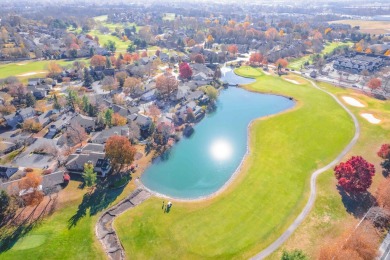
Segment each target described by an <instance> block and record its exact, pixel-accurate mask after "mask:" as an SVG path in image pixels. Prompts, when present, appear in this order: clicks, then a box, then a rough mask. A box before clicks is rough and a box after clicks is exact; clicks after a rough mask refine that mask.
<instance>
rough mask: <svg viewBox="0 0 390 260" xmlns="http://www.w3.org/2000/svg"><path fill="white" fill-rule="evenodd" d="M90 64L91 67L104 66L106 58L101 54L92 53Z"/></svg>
mask: <svg viewBox="0 0 390 260" xmlns="http://www.w3.org/2000/svg"><path fill="white" fill-rule="evenodd" d="M90 63H91V66H93V67H100V66H105V65H106V58H105V57H104V56H102V55H94V56H93V57H92V58H91V61H90Z"/></svg>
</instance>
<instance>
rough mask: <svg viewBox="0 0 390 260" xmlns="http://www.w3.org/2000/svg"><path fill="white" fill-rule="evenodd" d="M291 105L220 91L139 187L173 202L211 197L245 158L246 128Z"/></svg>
mask: <svg viewBox="0 0 390 260" xmlns="http://www.w3.org/2000/svg"><path fill="white" fill-rule="evenodd" d="M234 75H235V74H234ZM236 77H238V76H236ZM239 78H241V79H242V77H238V78H236V79H237V80H238V81H239V80H240V79H239ZM239 84H242V82H239ZM293 106H294V101H292V100H289V99H288V98H285V97H281V96H275V95H266V94H259V93H253V92H249V91H246V90H244V89H241V88H235V87H231V88H228V89H226V90H223V91H222V92H221V93H220V95H219V97H218V101H217V110H216V111H215V112H214V113H212V114H208V115H207V116H206V117H205V118H204V119H203V120H202V121H201V122H200V123H198V124H197V125H196V126H195V127H194V129H195V132H194V133H193V134H192V136H191V137H190V138H182V139H181V140H180V141H179V142H178V143H177V144H175V145H174V147H173V148H172V149H171V150H170V151H169V153H167V154H166V155H165V156H164V157H163V158H158V159H156V160H155V161H154V162H153V163H152V164H151V165H150V166H149V167H148V168H147V169H146V171H145V173H144V174H143V175H142V177H141V181H142V183H143V184H144V185H145V186H146V187H147V188H148V189H150V190H152V191H154V192H157V193H160V194H163V195H166V196H169V197H174V198H180V199H195V198H199V197H204V196H208V195H211V194H212V193H214V192H216V191H218V190H219V189H220V188H221V187H222V186H223V185H224V184H225V183H226V182H227V181H228V180H229V179H230V178H231V176H232V175H233V174H234V172H235V171H236V169H237V168H238V167H239V165H240V163H241V161H242V159H243V158H244V156H245V154H246V151H247V142H248V136H247V133H248V125H249V123H250V122H251V121H252V120H253V119H256V118H259V117H263V116H267V115H271V114H275V113H278V112H281V111H283V110H286V109H289V108H291V107H293Z"/></svg>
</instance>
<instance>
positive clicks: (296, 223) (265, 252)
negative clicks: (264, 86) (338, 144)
mask: <svg viewBox="0 0 390 260" xmlns="http://www.w3.org/2000/svg"><path fill="white" fill-rule="evenodd" d="M306 80H308V81H309V82H310V83H311V84H312V85H313V87H315V88H317V89H319V90H320V91H322V92H325V93H327V94H328V95H330V96H331V97H332V98H333V99H334V100H336V102H337V103H338V104H339V105H340V106H341V107H342V108H343V109H344V110H345V111H347V113H348V114H349V115H350V116H351V118H352V120H353V123H354V125H355V135H354V137H353V138H352V140H351V141H350V142H349V144H348V145H347V146H346V147H345V148H344V150H343V151H342V152H341V153H340V154H339V155H338V156H337V157H336V158H335V159H334V160H333V161H332V162H330V163H329V164H327V165H325V166H324V167H322V168H320V169H317V170H316V171H315V172H313V173H312V175H311V177H310V196H309V200H308V201H307V203H306V205H305V207H304V208H303V210H302V212H301V213H300V214H299V215H298V217H297V218H296V219H295V220H294V222H293V223H292V224H291V225H290V226H289V227H288V229H287V230H286V231H284V233H283V234H282V235H281V236H280V237H279V238H278V239H276V240H275V241H274V242H273V243H272V244H270V245H269V246H268V247H267V248H265V249H264V250H262V251H261V252H259V253H258V254H257V255H255V256H254V257H252V258H251V259H256V260H257V259H264V258H266V257H267V256H269V255H270V254H272V253H273V252H275V251H276V250H277V249H278V248H279V247H280V246H281V245H282V244H283V243H284V242H285V241H286V240H287V239H288V238H289V237H290V236H291V235H292V233H293V232H294V231H295V229H297V227H298V226H299V225H300V224H301V223H302V222H303V220H304V219H305V218H306V217H307V215H308V214H309V213H310V211H311V209H312V208H313V205H314V201H315V199H316V192H317V186H316V181H317V177H318V176H319V175H320V174H321V173H323V172H325V171H327V170H329V169H331V168H333V167H334V166H335V165H336V164H337V163H339V162H340V161H341V160H342V159H343V157H344V156H345V155H346V154H347V153H348V152H349V151H350V150H351V149H352V147H353V146H354V145H355V144H356V142H357V140H358V138H359V136H360V126H359V122H358V120H357V118H356V116H355V115H354V114H353V113H352V112H351V111H350V110H349V109H348V108H347V107H346V106H345V105H344V104H343V103H342V102H341V101H340V100H338V99H337V97H336V96H335V95H333V94H332V93H330V92H328V91H326V90H324V89H322V88H320V87H318V86H317V84H316V83H314V82H313V81H311V80H309V79H306Z"/></svg>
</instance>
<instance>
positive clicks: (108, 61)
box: [106, 56, 112, 69]
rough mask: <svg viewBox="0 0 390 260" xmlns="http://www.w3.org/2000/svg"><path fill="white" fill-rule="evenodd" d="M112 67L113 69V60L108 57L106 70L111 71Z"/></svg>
mask: <svg viewBox="0 0 390 260" xmlns="http://www.w3.org/2000/svg"><path fill="white" fill-rule="evenodd" d="M111 67H112V62H111V59H110V57H108V56H106V68H107V69H111Z"/></svg>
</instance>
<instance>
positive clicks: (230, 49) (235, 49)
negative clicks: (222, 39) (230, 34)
mask: <svg viewBox="0 0 390 260" xmlns="http://www.w3.org/2000/svg"><path fill="white" fill-rule="evenodd" d="M227 50H228V52H230V53H231V54H232V55H234V56H236V54H237V53H238V47H237V45H235V44H231V45H229V46H228V47H227Z"/></svg>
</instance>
